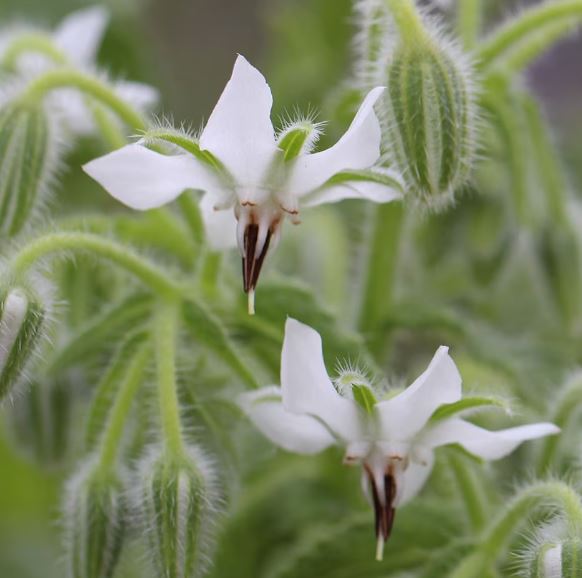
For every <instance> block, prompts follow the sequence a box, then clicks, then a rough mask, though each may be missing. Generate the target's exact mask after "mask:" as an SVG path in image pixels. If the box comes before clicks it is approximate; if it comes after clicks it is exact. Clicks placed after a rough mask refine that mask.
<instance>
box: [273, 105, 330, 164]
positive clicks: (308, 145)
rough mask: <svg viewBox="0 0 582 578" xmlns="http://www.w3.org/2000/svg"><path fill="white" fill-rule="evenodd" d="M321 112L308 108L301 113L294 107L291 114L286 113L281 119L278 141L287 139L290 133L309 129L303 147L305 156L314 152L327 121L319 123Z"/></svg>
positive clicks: (277, 135)
mask: <svg viewBox="0 0 582 578" xmlns="http://www.w3.org/2000/svg"><path fill="white" fill-rule="evenodd" d="M318 116H319V111H318V110H317V109H316V108H315V107H312V106H311V105H310V106H308V108H307V110H306V111H305V112H303V111H301V110H300V109H299V107H298V106H295V107H293V110H292V111H291V112H289V111H285V112H284V113H283V114H282V115H281V116H280V118H279V123H278V124H279V125H280V127H281V128H280V129H279V131H277V134H276V139H277V141H280V140H281V139H282V138H284V137H285V135H287V134H288V133H289V132H290V131H292V130H295V129H298V128H305V129H308V131H309V133H308V136H307V139H306V141H305V144H304V145H303V150H302V153H303V154H307V153H310V152H312V151H313V150H314V149H315V147H316V146H317V143H318V141H319V139H320V137H321V135H322V134H323V131H324V128H325V125H326V124H327V123H326V121H318V120H317V117H318Z"/></svg>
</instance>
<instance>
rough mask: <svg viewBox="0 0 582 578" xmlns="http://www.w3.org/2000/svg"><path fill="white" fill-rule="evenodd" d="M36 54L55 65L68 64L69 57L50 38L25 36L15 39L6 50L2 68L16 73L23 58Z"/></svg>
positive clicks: (38, 35) (43, 35) (45, 36)
mask: <svg viewBox="0 0 582 578" xmlns="http://www.w3.org/2000/svg"><path fill="white" fill-rule="evenodd" d="M34 53H36V54H39V55H42V56H45V57H46V58H48V59H49V60H51V61H52V62H54V63H55V64H59V65H66V64H68V61H67V57H66V56H65V55H64V54H63V53H62V51H61V50H60V49H59V48H58V46H56V45H55V43H54V42H53V39H52V38H51V37H50V36H47V35H46V34H23V35H22V36H18V38H16V39H14V40H13V41H12V42H11V43H10V44H9V45H8V46H7V47H6V50H4V55H3V58H2V66H3V67H4V68H6V69H8V70H10V71H15V70H16V68H17V65H18V60H19V59H20V57H21V56H23V55H25V54H34Z"/></svg>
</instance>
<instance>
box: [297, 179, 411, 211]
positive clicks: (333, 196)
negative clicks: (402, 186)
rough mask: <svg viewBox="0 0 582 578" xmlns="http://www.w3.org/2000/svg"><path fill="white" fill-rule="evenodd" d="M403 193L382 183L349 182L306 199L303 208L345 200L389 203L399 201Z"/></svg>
mask: <svg viewBox="0 0 582 578" xmlns="http://www.w3.org/2000/svg"><path fill="white" fill-rule="evenodd" d="M401 198H402V193H401V192H400V191H398V190H396V189H391V188H389V187H387V186H386V185H383V184H380V183H373V182H370V181H349V182H345V183H342V184H339V185H333V186H331V187H324V188H321V189H320V190H318V191H316V192H315V193H312V194H310V195H308V196H307V197H304V199H303V201H302V203H301V205H302V206H303V207H317V206H319V205H325V204H329V203H338V202H339V201H344V200H345V199H365V200H368V201H372V202H373V203H389V202H390V201H395V200H399V199H401Z"/></svg>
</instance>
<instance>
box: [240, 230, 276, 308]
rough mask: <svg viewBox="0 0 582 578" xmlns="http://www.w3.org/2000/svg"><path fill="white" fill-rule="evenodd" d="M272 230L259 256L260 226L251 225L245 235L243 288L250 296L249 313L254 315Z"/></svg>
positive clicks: (269, 231) (268, 232)
mask: <svg viewBox="0 0 582 578" xmlns="http://www.w3.org/2000/svg"><path fill="white" fill-rule="evenodd" d="M271 236H272V230H271V229H269V230H268V231H267V236H266V238H265V242H264V244H263V247H262V249H261V251H260V253H259V255H258V256H257V241H258V238H259V225H257V224H254V223H252V224H250V225H248V226H247V228H246V229H245V233H244V255H243V260H242V271H243V287H244V291H245V293H248V295H249V313H250V314H251V315H252V314H254V312H255V307H254V295H255V288H256V286H257V282H258V280H259V275H260V274H261V269H262V267H263V262H264V260H265V257H266V255H267V251H268V250H269V244H270V242H271Z"/></svg>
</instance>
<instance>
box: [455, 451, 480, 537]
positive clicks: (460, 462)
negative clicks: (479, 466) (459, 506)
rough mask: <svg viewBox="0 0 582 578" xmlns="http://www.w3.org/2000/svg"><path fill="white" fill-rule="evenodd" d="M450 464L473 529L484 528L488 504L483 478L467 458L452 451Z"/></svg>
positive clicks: (477, 530)
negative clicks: (481, 478) (480, 477)
mask: <svg viewBox="0 0 582 578" xmlns="http://www.w3.org/2000/svg"><path fill="white" fill-rule="evenodd" d="M448 461H449V465H450V467H451V471H452V472H453V475H454V477H455V482H456V484H457V487H458V488H459V491H460V493H461V496H462V497H463V501H464V502H465V506H466V509H467V515H468V517H469V521H470V523H471V526H472V527H473V530H475V531H476V532H479V531H480V530H482V528H483V526H484V525H485V522H486V520H487V505H486V499H485V492H484V489H483V485H482V483H481V480H480V479H479V477H478V476H477V475H476V473H475V471H474V469H473V467H472V466H471V464H469V463H467V462H468V460H467V459H462V458H461V457H460V456H458V455H454V454H453V452H450V455H449V460H448Z"/></svg>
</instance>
